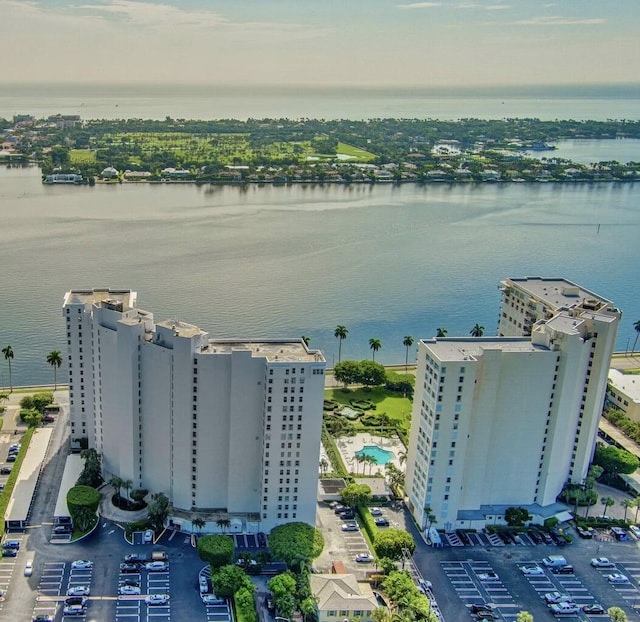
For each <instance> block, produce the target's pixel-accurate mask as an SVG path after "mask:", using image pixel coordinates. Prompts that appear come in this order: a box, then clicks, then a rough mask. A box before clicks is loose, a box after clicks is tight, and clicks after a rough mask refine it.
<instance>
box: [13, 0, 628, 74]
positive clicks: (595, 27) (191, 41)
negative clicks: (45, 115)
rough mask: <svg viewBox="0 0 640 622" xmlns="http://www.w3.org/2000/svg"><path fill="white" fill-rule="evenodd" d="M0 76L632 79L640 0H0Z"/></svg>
mask: <svg viewBox="0 0 640 622" xmlns="http://www.w3.org/2000/svg"><path fill="white" fill-rule="evenodd" d="M0 24H1V25H2V29H1V31H2V50H3V53H2V58H1V62H0V84H2V82H4V83H7V82H37V81H47V82H52V81H59V82H76V81H77V82H106V83H113V82H136V83H140V82H149V83H240V84H251V83H257V84H267V83H271V84H273V83H283V84H297V83H303V84H353V85H372V84H387V85H388V84H398V85H400V84H402V85H416V86H428V85H438V86H441V85H456V86H459V85H469V86H472V85H493V84H498V85H502V84H555V83H572V84H575V83H578V84H580V83H620V82H640V34H639V32H640V0H599V1H596V0H556V1H555V2H544V0H504V1H501V0H475V1H473V0H471V1H464V0H460V1H458V0H440V1H433V2H412V1H411V0H396V1H393V0H164V1H160V0H158V1H154V0H77V1H72V0H42V1H38V0H31V1H29V0H0Z"/></svg>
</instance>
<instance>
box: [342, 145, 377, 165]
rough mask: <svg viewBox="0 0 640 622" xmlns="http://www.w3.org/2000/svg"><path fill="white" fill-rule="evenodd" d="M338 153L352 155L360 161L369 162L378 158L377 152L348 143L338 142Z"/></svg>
mask: <svg viewBox="0 0 640 622" xmlns="http://www.w3.org/2000/svg"><path fill="white" fill-rule="evenodd" d="M337 153H339V154H342V155H348V156H351V157H353V158H354V159H356V160H357V161H358V162H369V161H371V160H375V159H376V156H375V154H373V153H370V152H369V151H365V150H364V149H360V148H359V147H354V146H353V145H349V144H347V143H338V149H337Z"/></svg>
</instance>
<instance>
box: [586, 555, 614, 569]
mask: <svg viewBox="0 0 640 622" xmlns="http://www.w3.org/2000/svg"><path fill="white" fill-rule="evenodd" d="M591 565H592V566H593V567H594V568H613V567H614V565H615V564H614V563H613V562H610V561H609V560H608V559H607V558H606V557H594V558H593V559H592V560H591Z"/></svg>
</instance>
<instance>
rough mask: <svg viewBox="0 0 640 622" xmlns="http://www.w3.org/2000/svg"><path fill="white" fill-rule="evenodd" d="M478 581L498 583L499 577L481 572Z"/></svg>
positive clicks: (491, 573)
mask: <svg viewBox="0 0 640 622" xmlns="http://www.w3.org/2000/svg"><path fill="white" fill-rule="evenodd" d="M478 579H480V581H500V577H499V576H498V575H497V574H496V573H495V572H481V573H480V574H479V575H478Z"/></svg>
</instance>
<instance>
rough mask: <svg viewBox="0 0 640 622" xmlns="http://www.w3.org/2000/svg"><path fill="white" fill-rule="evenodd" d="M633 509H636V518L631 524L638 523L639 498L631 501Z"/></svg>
mask: <svg viewBox="0 0 640 622" xmlns="http://www.w3.org/2000/svg"><path fill="white" fill-rule="evenodd" d="M633 507H635V509H636V516H635V518H634V519H633V522H634V523H637V522H638V511H639V510H640V497H636V498H635V499H634V500H633Z"/></svg>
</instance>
